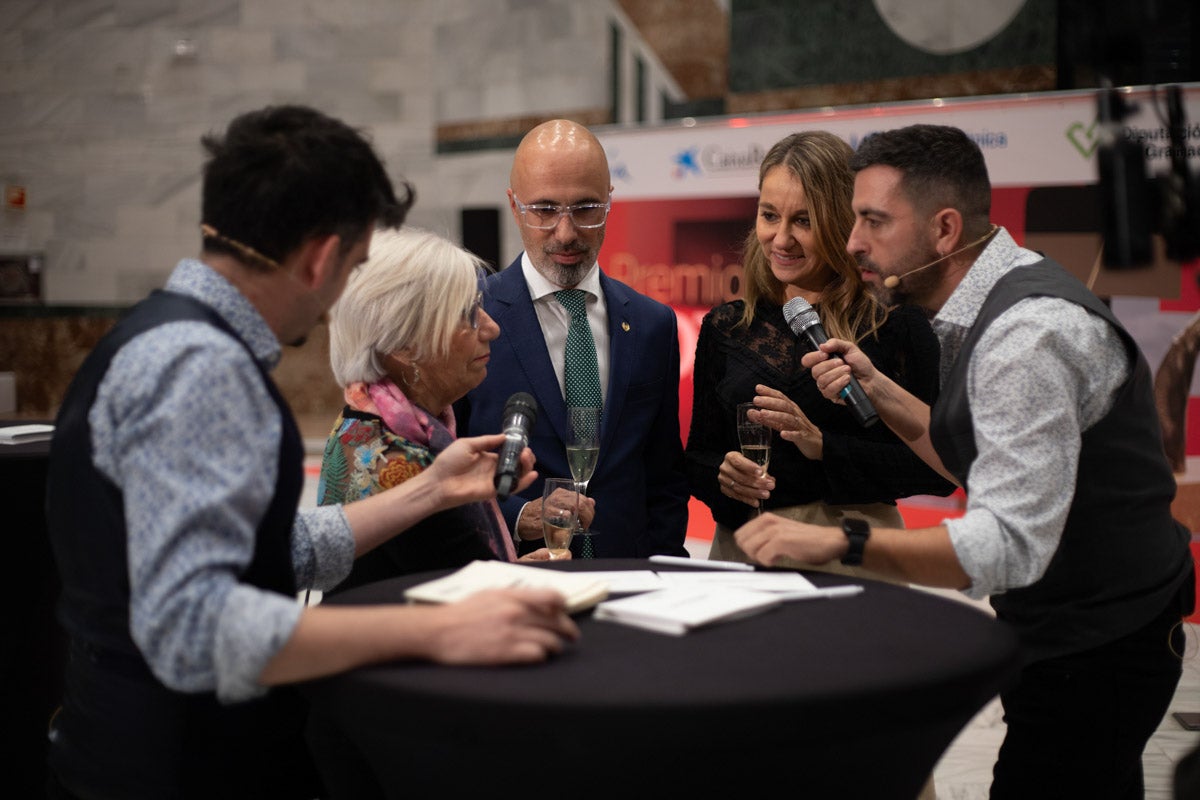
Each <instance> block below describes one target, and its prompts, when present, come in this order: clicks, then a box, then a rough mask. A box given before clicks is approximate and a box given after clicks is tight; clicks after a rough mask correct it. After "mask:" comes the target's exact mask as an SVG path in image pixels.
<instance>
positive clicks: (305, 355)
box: [0, 0, 711, 416]
mask: <svg viewBox="0 0 1200 800" xmlns="http://www.w3.org/2000/svg"><path fill="white" fill-rule="evenodd" d="M702 2H704V3H706V4H708V3H710V2H711V0H702ZM614 37H616V38H617V39H618V41H619V43H620V48H619V49H618V50H617V51H616V54H617V57H616V59H615V60H614V59H613V58H612V57H610V56H611V54H612V53H613V52H614V50H613V40H614ZM614 63H615V64H616V65H617V66H618V67H619V69H617V68H613V67H612V65H613V64H614ZM638 64H640V65H641V66H640V67H639V68H638V70H635V69H634V66H635V65H638ZM639 72H640V74H642V75H643V76H645V81H646V82H647V91H646V92H645V93H644V94H645V96H647V97H649V98H651V100H652V102H651V104H650V105H649V107H648V109H647V110H648V112H649V113H650V114H651V117H650V119H651V120H653V119H659V118H661V113H662V105H663V102H664V101H665V100H669V99H671V98H676V99H678V98H680V97H682V95H681V92H680V90H679V88H678V85H677V84H676V82H675V80H674V78H673V77H672V76H671V75H670V73H669V72H667V71H666V70H665V69H664V68H663V67H662V65H661V63H660V62H659V61H658V59H657V57H656V56H655V55H654V53H653V51H651V50H650V49H649V47H648V46H647V45H646V44H645V42H644V41H643V39H642V38H641V36H640V34H639V33H638V31H637V29H636V27H635V26H634V25H633V23H632V22H631V21H630V20H629V18H628V17H627V16H626V15H625V14H624V12H623V11H622V9H621V7H620V5H619V4H617V3H615V2H608V0H594V1H592V0H589V2H577V1H576V0H326V1H325V2H294V1H293V0H205V2H194V1H193V0H0V184H3V186H4V188H5V191H6V196H7V192H8V190H9V188H10V187H12V188H18V189H20V190H21V191H22V192H23V196H24V201H23V204H21V205H16V204H11V203H6V205H5V207H4V208H3V210H2V211H0V255H3V254H6V253H8V254H14V253H26V252H37V253H42V254H44V267H43V270H42V273H41V275H40V284H41V292H42V296H41V301H42V302H43V303H44V304H45V305H46V306H47V308H45V309H43V312H44V313H41V314H40V315H39V316H36V317H34V316H22V315H21V314H20V313H19V311H18V310H16V309H14V308H12V306H11V305H10V306H9V307H7V308H6V307H5V306H4V305H3V300H0V320H2V321H3V325H0V337H2V343H0V372H15V373H16V377H17V403H18V411H19V413H20V414H22V415H25V416H40V415H45V414H49V413H52V412H53V410H54V409H55V408H56V407H57V403H58V400H59V398H60V396H61V389H62V388H63V387H64V386H65V381H66V380H67V379H68V376H69V374H70V373H71V372H72V370H73V368H74V366H76V365H77V364H78V363H79V360H80V358H81V357H82V354H83V352H85V351H86V349H87V348H88V347H89V346H90V343H91V342H92V341H94V335H93V334H94V331H95V329H96V327H97V326H102V323H100V322H98V320H99V319H102V317H93V318H87V319H74V318H73V317H77V316H79V315H78V313H77V312H76V311H70V310H67V309H74V308H77V307H84V308H89V309H95V308H96V307H121V306H125V305H128V304H129V303H132V302H134V301H136V300H137V299H139V298H140V297H142V296H144V295H145V294H146V293H147V292H149V291H150V290H151V289H154V288H157V287H158V286H160V285H161V284H162V283H163V281H164V280H165V278H166V276H167V274H168V273H169V271H170V269H171V268H172V267H173V266H174V265H175V263H176V262H177V261H178V260H179V259H180V258H181V257H185V256H190V255H193V254H194V253H195V252H196V250H197V248H198V245H199V233H198V231H197V225H198V223H199V187H200V185H199V168H200V165H201V156H202V153H201V149H200V145H199V139H200V137H201V135H203V134H204V133H207V132H209V131H213V130H220V129H222V128H223V127H224V126H225V124H226V123H227V122H228V121H229V120H230V119H231V118H232V117H234V116H236V115H237V114H238V113H241V112H243V111H246V110H249V109H252V108H256V107H259V106H262V105H266V104H272V103H290V102H296V103H304V104H308V105H313V106H316V107H318V108H321V109H322V110H324V111H326V112H328V113H331V114H334V115H336V116H339V117H341V118H342V119H345V120H347V121H349V122H351V123H352V124H354V125H356V126H360V127H362V128H364V129H365V130H366V131H367V132H368V133H369V135H370V136H371V138H372V140H373V141H374V143H375V146H376V148H377V150H378V151H379V153H380V154H381V155H382V157H383V158H384V160H385V162H386V163H387V165H388V168H389V171H390V172H391V173H392V174H393V176H394V177H401V176H403V177H404V178H406V179H408V180H409V181H411V182H412V183H414V184H415V186H416V188H417V193H418V198H419V200H418V204H417V207H416V208H415V210H414V212H413V213H412V214H411V215H410V221H411V223H412V224H414V225H418V226H421V227H426V228H430V229H432V230H435V231H437V232H439V233H442V234H444V235H446V236H449V237H450V238H453V239H456V240H457V239H459V238H460V236H461V230H460V227H461V226H460V210H461V209H463V208H474V207H493V208H497V209H502V208H503V207H504V205H505V203H506V201H505V196H504V190H505V188H506V186H507V183H508V170H509V165H510V159H511V142H515V140H516V137H518V136H519V135H520V134H521V133H523V132H524V130H527V129H528V128H529V127H531V126H532V125H533V124H535V123H536V122H539V121H541V120H543V119H547V118H551V117H554V116H571V117H574V118H579V119H581V120H583V121H586V122H588V123H591V124H604V123H609V122H612V121H614V120H616V121H621V120H628V119H632V118H633V117H631V116H629V115H630V114H632V113H634V111H635V109H633V107H632V105H631V104H632V99H631V98H633V97H635V96H636V94H637V93H636V92H635V91H634V87H633V86H632V83H631V82H632V80H633V76H635V75H636V74H639ZM614 80H615V81H617V82H618V85H617V86H616V88H615V89H614V86H613V85H612V82H613V81H614ZM614 97H615V98H616V99H617V101H618V102H617V103H616V108H615V110H614V108H613V106H614V103H613V99H614ZM485 125H491V126H492V129H493V131H496V130H498V131H499V132H500V133H502V134H503V136H504V137H507V138H502V139H501V140H500V144H501V145H505V144H506V143H509V144H508V145H507V146H508V149H479V148H474V149H473V150H472V151H470V152H462V153H451V154H448V155H439V139H450V138H452V137H453V136H455V135H459V136H462V135H464V131H466V132H468V134H467V138H470V137H469V132H470V131H478V130H479V129H480V128H481V126H485ZM485 138H486V137H485ZM485 143H486V142H485ZM493 144H494V143H493ZM501 221H502V222H501V224H502V225H503V226H504V227H503V230H501V231H500V239H501V245H500V250H501V252H502V253H503V254H504V257H505V259H507V258H508V257H509V256H510V255H511V254H513V253H515V252H517V251H518V250H519V249H520V243H519V242H520V239H519V236H518V234H517V232H516V229H515V226H514V225H512V223H511V222H510V221H509V220H508V215H507V213H502V214H501ZM0 289H2V287H0ZM2 296H3V292H2V291H0V297H2ZM56 309H58V310H57V311H56ZM319 338H320V337H315V339H314V341H313V342H311V343H310V344H309V345H306V346H305V347H304V348H302V349H301V350H299V351H295V352H293V353H290V354H289V355H288V356H287V357H285V358H286V360H285V363H284V365H283V366H281V368H280V383H281V385H284V386H285V394H288V397H289V400H290V401H291V402H292V404H293V406H294V407H296V408H297V410H299V411H301V412H302V413H303V412H304V411H305V410H307V409H309V408H314V407H315V408H318V409H319V410H318V412H317V413H318V414H324V413H326V412H327V411H328V410H329V408H330V407H331V406H333V407H334V408H336V406H337V392H336V389H335V388H334V389H331V381H332V378H331V377H330V376H329V370H328V364H327V356H325V354H324V352H323V351H322V350H321V348H320V346H319V344H318V342H317V341H316V339H319ZM293 364H295V367H294V368H293ZM302 365H303V366H302ZM293 370H294V373H295V374H294V377H293V374H292V371H293ZM331 392H332V394H331ZM331 397H332V399H330V398H331Z"/></svg>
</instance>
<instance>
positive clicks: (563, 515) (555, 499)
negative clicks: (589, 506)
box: [542, 478, 579, 559]
mask: <svg viewBox="0 0 1200 800" xmlns="http://www.w3.org/2000/svg"><path fill="white" fill-rule="evenodd" d="M578 523H579V491H578V490H577V489H576V488H575V481H573V480H569V479H567V478H549V479H547V480H546V483H545V485H544V486H543V487H542V534H543V535H544V537H545V539H546V549H547V550H549V551H550V558H552V559H558V558H565V557H566V555H567V554H568V553H569V552H571V537H572V536H574V535H575V526H576V525H577V524H578Z"/></svg>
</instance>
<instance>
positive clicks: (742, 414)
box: [737, 403, 771, 515]
mask: <svg viewBox="0 0 1200 800" xmlns="http://www.w3.org/2000/svg"><path fill="white" fill-rule="evenodd" d="M755 408H756V406H755V405H754V403H738V407H737V431H738V444H739V445H740V446H741V449H742V455H743V456H745V457H746V458H748V459H750V460H751V461H753V462H754V463H755V464H758V466H760V467H762V474H763V475H766V474H767V466H768V465H769V464H770V463H771V429H770V428H768V427H767V426H766V425H763V424H762V423H761V422H753V421H751V419H750V416H749V414H748V413H747V412H749V411H751V410H753V409H755ZM755 513H756V515H758V514H762V501H761V500H759V501H758V506H757V511H756V512H755Z"/></svg>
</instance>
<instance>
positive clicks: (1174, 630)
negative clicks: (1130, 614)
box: [991, 582, 1190, 800]
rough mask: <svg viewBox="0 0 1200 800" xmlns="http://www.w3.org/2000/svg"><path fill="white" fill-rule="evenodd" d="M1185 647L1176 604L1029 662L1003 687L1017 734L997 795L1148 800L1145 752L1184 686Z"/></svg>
mask: <svg viewBox="0 0 1200 800" xmlns="http://www.w3.org/2000/svg"><path fill="white" fill-rule="evenodd" d="M1189 585H1190V582H1189ZM1183 647H1184V631H1183V626H1182V625H1181V624H1180V606H1179V603H1176V602H1172V603H1170V604H1169V607H1168V608H1167V609H1166V610H1165V611H1164V612H1163V613H1162V614H1160V615H1159V616H1158V617H1157V618H1156V619H1154V620H1153V621H1152V622H1150V624H1148V625H1146V626H1144V627H1143V628H1141V629H1140V630H1137V631H1135V632H1133V633H1131V634H1129V635H1128V636H1126V637H1124V638H1122V639H1118V640H1116V641H1114V642H1110V643H1108V644H1105V645H1102V646H1100V647H1097V648H1094V649H1092V650H1087V651H1084V652H1080V653H1072V654H1070V655H1066V656H1061V657H1058V658H1051V659H1047V660H1044V661H1038V662H1034V663H1033V664H1030V665H1028V666H1026V667H1025V668H1024V669H1023V670H1022V671H1021V675H1020V678H1019V680H1018V681H1017V683H1016V685H1014V686H1013V688H1012V689H1010V690H1008V691H1004V692H1001V693H1000V700H1001V703H1003V705H1004V721H1005V723H1007V725H1008V732H1007V734H1006V735H1005V738H1004V743H1003V745H1001V747H1000V755H999V758H998V759H997V761H996V765H995V767H994V768H993V770H992V777H993V780H992V791H991V797H992V800H1009V798H1012V799H1013V800H1018V799H1019V800H1031V799H1033V798H1054V800H1064V798H1087V800H1103V798H1113V799H1114V800H1116V799H1117V798H1120V800H1133V798H1137V800H1141V798H1142V797H1143V796H1144V791H1143V786H1142V751H1143V750H1144V749H1145V747H1146V742H1147V741H1148V740H1149V739H1150V736H1151V735H1152V734H1153V733H1154V730H1155V728H1157V727H1158V724H1159V722H1160V721H1161V720H1162V718H1163V715H1164V714H1165V713H1166V711H1167V708H1168V706H1169V705H1170V704H1171V699H1172V697H1173V696H1174V694H1175V687H1176V686H1177V685H1178V684H1179V678H1180V675H1181V674H1182V666H1181V655H1182V653H1183Z"/></svg>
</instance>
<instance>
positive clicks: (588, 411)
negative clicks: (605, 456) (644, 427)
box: [567, 406, 600, 536]
mask: <svg viewBox="0 0 1200 800" xmlns="http://www.w3.org/2000/svg"><path fill="white" fill-rule="evenodd" d="M567 415H568V419H567V464H568V465H570V467H571V477H573V478H574V479H575V487H576V489H577V490H578V491H579V494H580V495H581V496H585V495H587V487H588V481H590V480H591V479H592V473H593V472H595V470H596V461H597V460H598V459H599V457H600V409H598V408H594V407H589V406H571V407H570V408H568V409H567ZM577 533H578V534H579V535H580V536H590V535H591V531H589V530H588V529H587V528H584V527H580V529H579V530H578V531H577Z"/></svg>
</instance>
